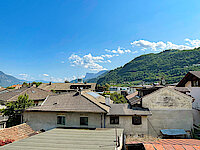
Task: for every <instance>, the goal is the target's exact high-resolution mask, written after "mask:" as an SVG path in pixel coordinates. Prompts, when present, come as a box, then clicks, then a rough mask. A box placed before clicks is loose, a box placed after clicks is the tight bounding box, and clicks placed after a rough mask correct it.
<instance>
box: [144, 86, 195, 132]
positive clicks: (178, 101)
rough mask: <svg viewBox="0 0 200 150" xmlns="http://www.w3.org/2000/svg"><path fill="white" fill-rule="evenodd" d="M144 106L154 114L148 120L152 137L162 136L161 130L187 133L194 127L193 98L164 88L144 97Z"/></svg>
mask: <svg viewBox="0 0 200 150" xmlns="http://www.w3.org/2000/svg"><path fill="white" fill-rule="evenodd" d="M142 105H143V107H145V108H149V109H150V111H151V112H152V116H150V117H149V118H148V130H149V134H150V135H153V136H158V135H160V130H161V129H185V130H186V131H187V130H191V129H192V127H193V115H192V97H189V96H187V95H185V94H183V93H180V92H178V91H176V90H174V89H172V88H168V87H166V88H162V89H159V90H157V91H155V92H153V93H152V94H149V95H147V96H144V97H143V99H142Z"/></svg>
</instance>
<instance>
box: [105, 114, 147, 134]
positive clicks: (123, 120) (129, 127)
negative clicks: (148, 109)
mask: <svg viewBox="0 0 200 150" xmlns="http://www.w3.org/2000/svg"><path fill="white" fill-rule="evenodd" d="M115 127H116V128H123V129H124V134H126V135H130V134H131V135H135V134H147V116H142V124H141V125H133V124H132V116H119V124H110V116H107V117H106V128H115Z"/></svg>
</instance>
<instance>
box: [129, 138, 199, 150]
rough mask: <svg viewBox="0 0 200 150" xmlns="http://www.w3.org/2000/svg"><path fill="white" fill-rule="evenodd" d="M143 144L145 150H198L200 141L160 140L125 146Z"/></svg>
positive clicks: (134, 142)
mask: <svg viewBox="0 0 200 150" xmlns="http://www.w3.org/2000/svg"><path fill="white" fill-rule="evenodd" d="M138 143H143V145H144V147H145V149H146V150H199V149H200V140H196V139H160V140H157V141H146V142H143V141H131V142H127V143H126V145H131V144H138Z"/></svg>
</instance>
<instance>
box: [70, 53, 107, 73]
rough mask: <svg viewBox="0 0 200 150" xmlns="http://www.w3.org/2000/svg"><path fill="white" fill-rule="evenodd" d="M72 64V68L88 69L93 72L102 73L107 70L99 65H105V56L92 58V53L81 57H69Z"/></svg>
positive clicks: (73, 55)
mask: <svg viewBox="0 0 200 150" xmlns="http://www.w3.org/2000/svg"><path fill="white" fill-rule="evenodd" d="M69 60H70V63H71V64H72V66H82V67H84V68H86V69H89V70H93V71H101V70H107V69H106V68H104V67H103V66H101V65H99V64H98V63H104V62H105V61H104V57H103V56H92V55H91V54H90V53H89V54H87V55H84V56H83V57H80V56H78V55H75V54H72V55H71V56H70V57H69Z"/></svg>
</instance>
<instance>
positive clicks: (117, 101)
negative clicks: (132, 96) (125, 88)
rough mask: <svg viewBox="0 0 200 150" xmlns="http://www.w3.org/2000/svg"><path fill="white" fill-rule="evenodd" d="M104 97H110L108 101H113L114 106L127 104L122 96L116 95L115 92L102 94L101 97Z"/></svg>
mask: <svg viewBox="0 0 200 150" xmlns="http://www.w3.org/2000/svg"><path fill="white" fill-rule="evenodd" d="M104 95H110V99H111V100H113V103H114V104H121V103H127V100H126V98H125V97H124V96H123V95H121V94H118V93H117V92H114V93H104V94H103V96H104Z"/></svg>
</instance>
